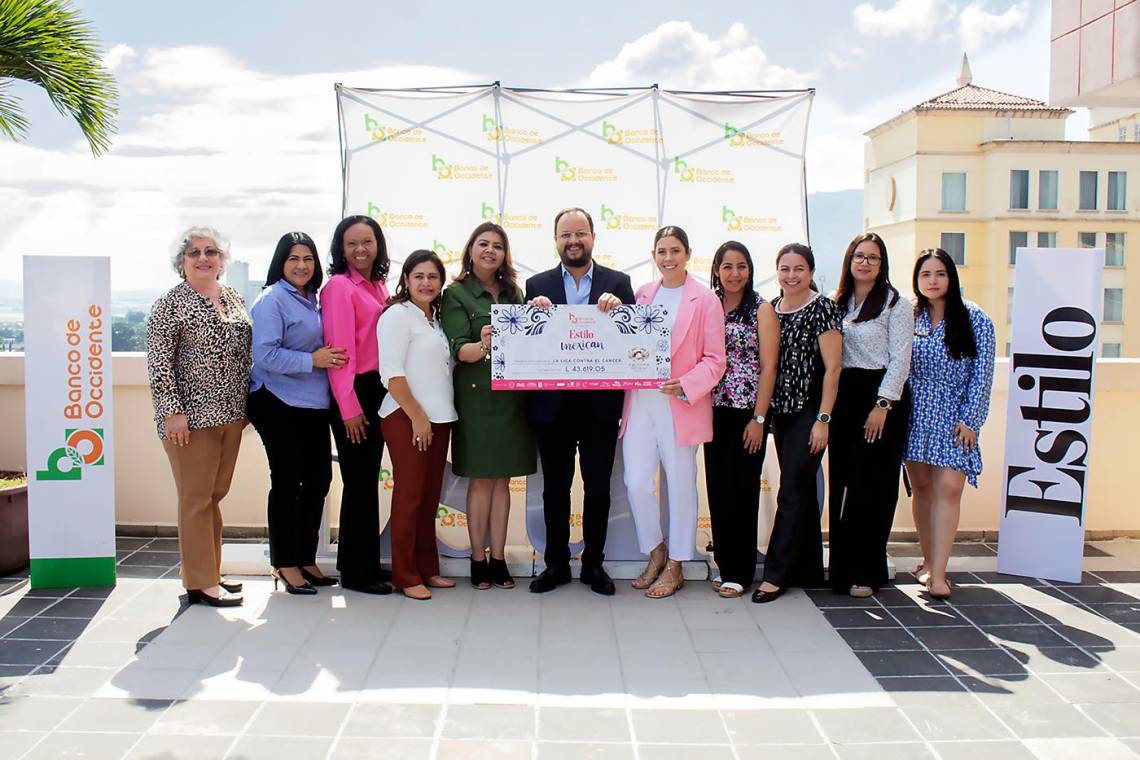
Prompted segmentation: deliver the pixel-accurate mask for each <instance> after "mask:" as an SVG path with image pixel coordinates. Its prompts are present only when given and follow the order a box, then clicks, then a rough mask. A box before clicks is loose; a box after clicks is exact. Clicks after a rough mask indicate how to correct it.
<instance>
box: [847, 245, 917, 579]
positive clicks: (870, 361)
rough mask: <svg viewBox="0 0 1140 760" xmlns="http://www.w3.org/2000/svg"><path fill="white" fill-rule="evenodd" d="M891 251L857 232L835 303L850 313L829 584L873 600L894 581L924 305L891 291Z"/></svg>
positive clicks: (848, 314)
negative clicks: (919, 307)
mask: <svg viewBox="0 0 1140 760" xmlns="http://www.w3.org/2000/svg"><path fill="white" fill-rule="evenodd" d="M889 275H890V267H889V266H888V262H887V246H886V244H885V243H884V242H883V239H882V238H881V237H879V236H878V235H876V234H875V233H874V232H864V233H862V234H859V235H856V236H855V239H854V240H852V241H851V243H850V245H848V246H847V253H846V254H844V256H843V270H842V273H841V274H840V275H839V289H838V290H837V291H836V293H835V301H836V303H837V304H838V306H839V311H840V313H841V314H842V315H843V371H842V373H841V374H840V375H839V395H838V397H837V399H836V402H835V421H834V422H833V423H832V425H831V444H830V445H831V453H830V455H829V456H828V488H829V493H830V495H829V498H828V506H829V509H830V528H831V529H830V531H829V538H830V540H829V541H828V545H829V548H830V550H831V551H830V552H829V556H828V579H829V580H830V581H831V588H832V590H834V591H835V593H837V594H850V595H851V596H854V597H868V596H871V594H873V593H874V592H876V591H878V590H879V587H880V586H882V585H883V583H885V582H886V580H887V539H888V538H890V535H891V524H892V523H893V522H894V519H895V504H896V503H897V502H898V499H899V475H900V474H901V472H902V458H903V449H904V448H905V447H906V430H907V419H908V418H909V416H910V394H909V392H908V391H907V387H906V378H907V374H908V373H909V372H910V350H911V343H912V342H913V341H914V308H913V307H912V306H911V303H910V301H908V300H906V299H905V298H902V297H901V296H899V292H898V291H897V290H895V288H894V286H892V285H891V280H890V276H889Z"/></svg>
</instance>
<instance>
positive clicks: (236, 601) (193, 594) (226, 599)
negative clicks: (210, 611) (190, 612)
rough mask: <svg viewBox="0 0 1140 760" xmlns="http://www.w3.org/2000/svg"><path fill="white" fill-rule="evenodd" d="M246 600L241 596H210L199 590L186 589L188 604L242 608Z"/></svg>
mask: <svg viewBox="0 0 1140 760" xmlns="http://www.w3.org/2000/svg"><path fill="white" fill-rule="evenodd" d="M244 601H245V599H244V598H242V597H240V596H210V595H209V594H207V593H206V592H205V591H203V590H202V589H199V588H188V589H186V603H187V604H198V603H199V602H201V603H202V604H207V605H209V606H211V607H240V606H241V603H242V602H244Z"/></svg>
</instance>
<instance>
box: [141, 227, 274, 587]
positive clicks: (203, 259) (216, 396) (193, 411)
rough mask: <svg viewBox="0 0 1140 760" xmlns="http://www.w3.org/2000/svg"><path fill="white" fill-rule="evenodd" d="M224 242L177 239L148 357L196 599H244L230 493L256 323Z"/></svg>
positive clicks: (208, 234)
mask: <svg viewBox="0 0 1140 760" xmlns="http://www.w3.org/2000/svg"><path fill="white" fill-rule="evenodd" d="M228 261H229V249H228V247H227V245H226V241H225V240H224V239H223V238H222V236H221V235H219V234H218V232H217V231H216V230H213V229H211V228H209V227H191V228H190V229H188V230H187V231H186V232H184V233H183V234H182V236H181V237H180V238H179V239H178V242H177V243H176V244H175V248H174V257H173V259H172V261H171V263H172V264H173V266H174V271H176V272H177V273H178V275H179V276H180V277H181V278H182V280H183V282H182V283H181V284H180V285H176V286H175V287H173V288H171V289H170V290H168V291H167V292H166V293H165V294H164V295H162V296H161V297H160V298H159V299H158V300H157V301H155V302H154V306H153V307H151V310H150V317H149V318H148V319H147V336H146V363H147V372H148V374H149V375H150V393H151V398H152V400H153V401H154V419H155V422H156V423H157V424H158V435H159V437H160V438H161V439H162V446H163V448H164V449H165V450H166V456H167V458H168V459H169V460H170V470H171V472H172V474H173V475H174V483H175V485H176V487H177V491H178V549H179V551H180V552H181V555H182V584H183V586H185V587H186V596H187V599H188V601H189V602H190V603H191V604H193V603H195V602H204V603H206V604H209V605H211V606H214V607H232V606H235V605H238V604H241V603H242V597H241V596H240V594H238V592H240V591H241V584H240V583H227V582H226V581H225V580H223V579H222V577H221V566H222V510H221V507H220V506H219V503H220V502H221V500H222V498H223V497H225V495H226V492H227V491H229V489H230V479H231V478H232V477H233V474H234V465H235V464H236V463H237V455H238V447H239V446H240V445H241V431H242V428H244V427H245V424H246V418H245V402H246V394H247V393H248V392H249V372H250V368H251V367H252V365H253V354H252V351H251V348H250V344H251V340H252V326H251V324H250V321H249V316H248V315H247V314H246V311H245V303H244V302H243V301H242V297H241V296H240V295H238V293H237V291H236V290H234V289H233V288H231V287H228V286H226V285H223V284H221V283H220V282H219V281H218V280H219V278H220V277H221V276H222V272H224V271H225V265H226V263H227V262H228Z"/></svg>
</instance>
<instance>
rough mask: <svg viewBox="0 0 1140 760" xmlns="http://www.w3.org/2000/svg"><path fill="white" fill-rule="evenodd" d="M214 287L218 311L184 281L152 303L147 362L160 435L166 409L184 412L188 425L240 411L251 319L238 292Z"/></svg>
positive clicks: (225, 419) (220, 421)
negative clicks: (216, 293)
mask: <svg viewBox="0 0 1140 760" xmlns="http://www.w3.org/2000/svg"><path fill="white" fill-rule="evenodd" d="M219 290H220V292H219V300H220V301H221V305H222V313H221V314H219V313H218V310H217V309H215V308H214V304H213V303H212V302H211V301H210V299H209V298H207V297H206V296H203V295H201V294H199V293H197V292H196V291H195V290H194V289H193V288H191V287H190V285H189V284H187V283H185V282H183V283H181V284H180V285H177V286H175V287H173V288H171V289H170V290H169V291H167V292H166V293H165V294H164V295H163V296H161V297H160V298H159V299H158V300H157V301H155V302H154V306H153V307H151V310H150V316H149V317H148V318H147V331H146V332H147V335H146V367H147V372H148V374H149V375H150V394H151V398H152V400H153V401H154V420H155V423H156V424H157V426H158V435H159V437H160V438H163V437H165V435H166V430H165V425H164V424H163V418H165V417H166V416H168V415H171V414H185V415H186V418H187V423H188V425H189V427H190V429H191V430H195V429H201V428H209V427H216V426H218V425H225V424H227V423H230V422H236V421H237V420H240V419H243V418H244V417H245V399H246V393H247V392H248V391H249V371H250V368H251V367H252V365H253V356H252V352H251V349H250V341H251V337H252V325H251V323H250V321H249V316H248V315H247V314H246V311H245V302H244V301H243V300H242V297H241V296H240V295H238V292H237V291H236V290H234V289H233V288H231V287H228V286H226V285H221V286H220V288H219Z"/></svg>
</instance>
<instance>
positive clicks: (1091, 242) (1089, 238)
mask: <svg viewBox="0 0 1140 760" xmlns="http://www.w3.org/2000/svg"><path fill="white" fill-rule="evenodd" d="M1077 247H1078V248H1096V233H1095V232H1078V233H1077Z"/></svg>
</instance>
